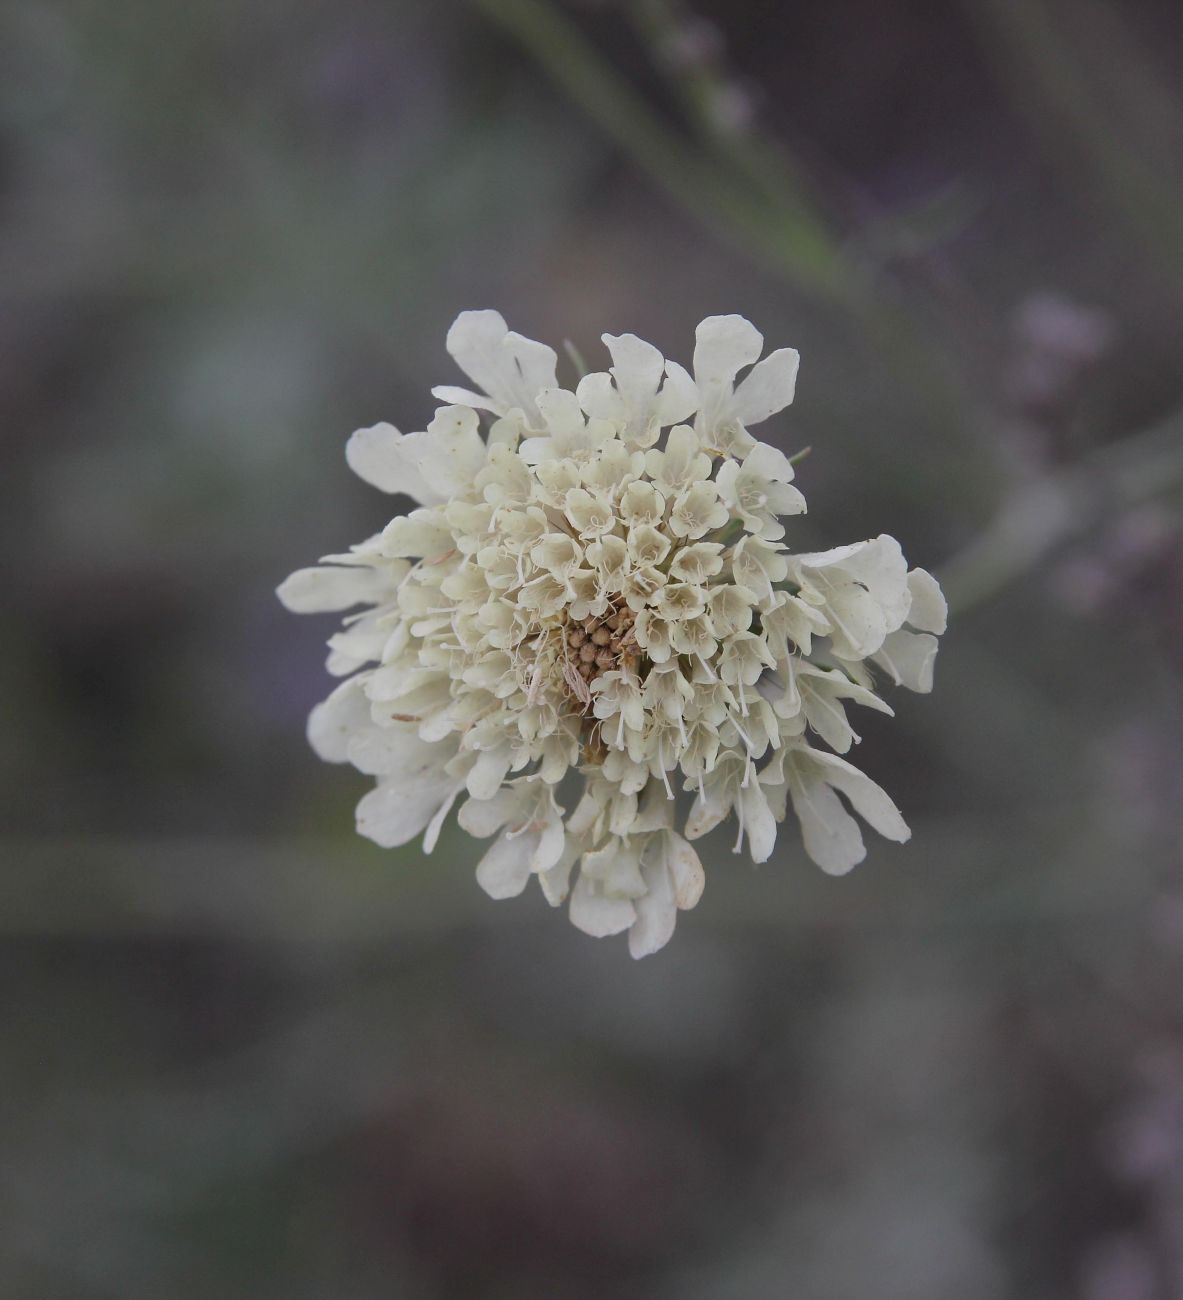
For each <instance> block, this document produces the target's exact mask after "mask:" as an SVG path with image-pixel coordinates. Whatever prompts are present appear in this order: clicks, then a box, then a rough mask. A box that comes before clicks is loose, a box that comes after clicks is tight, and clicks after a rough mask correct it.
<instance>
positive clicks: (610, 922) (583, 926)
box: [570, 875, 637, 939]
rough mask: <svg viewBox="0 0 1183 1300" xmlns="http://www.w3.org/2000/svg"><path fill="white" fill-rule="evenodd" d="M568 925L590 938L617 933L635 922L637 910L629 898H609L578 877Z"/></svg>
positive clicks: (585, 877) (588, 881)
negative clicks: (588, 935)
mask: <svg viewBox="0 0 1183 1300" xmlns="http://www.w3.org/2000/svg"><path fill="white" fill-rule="evenodd" d="M570 916H571V924H572V925H574V926H575V927H576V928H577V929H579V930H582V931H583V932H584V934H590V935H591V936H592V938H593V939H604V938H606V937H607V936H608V935H610V934H620V933H621V931H623V930H627V929H628V928H629V926H630V925H632V923H633V922H634V921H635V920H636V919H637V909H636V907H635V906H634V904H633V903H632V901H631V900H630V899H627V898H610V897H608V896H607V895H605V894H601V893H599V892H597V889H596V886H595V885H594V884H593V883H592V881H591V880H589V879H588V878H587V876H584V875H581V876H580V877H579V879H578V880H577V881H576V882H575V888H574V889H573V890H572V891H571V907H570Z"/></svg>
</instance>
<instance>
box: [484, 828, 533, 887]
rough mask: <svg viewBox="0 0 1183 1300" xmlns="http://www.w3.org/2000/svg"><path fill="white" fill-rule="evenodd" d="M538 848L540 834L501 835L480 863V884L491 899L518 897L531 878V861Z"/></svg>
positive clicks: (528, 832)
mask: <svg viewBox="0 0 1183 1300" xmlns="http://www.w3.org/2000/svg"><path fill="white" fill-rule="evenodd" d="M537 846H538V835H537V833H536V832H533V831H524V832H523V833H522V834H521V835H516V836H513V837H511V836H509V835H505V834H502V835H499V836H498V837H497V839H495V840H494V841H493V844H492V847H491V848H490V849H489V851H488V852H487V853H486V854H485V856H484V857H483V858H481V860H480V862H479V863H478V864H477V869H476V878H477V883H478V884H479V885H480V887H481V888H482V889H483V890H484V891H485V893H486V894H488V895H489V897H490V898H516V897H517V896H518V894H520V893H521V892H522V890H523V889H525V888H526V883H527V881H528V880H529V879H530V859H531V857H532V856H533V854H534V850H535V849H536V848H537Z"/></svg>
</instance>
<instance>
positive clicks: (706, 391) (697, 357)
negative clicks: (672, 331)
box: [694, 316, 764, 406]
mask: <svg viewBox="0 0 1183 1300" xmlns="http://www.w3.org/2000/svg"><path fill="white" fill-rule="evenodd" d="M694 340H695V342H694V378H695V381H696V383H697V384H698V391H699V393H700V394H701V395H702V398H703V403H704V406H705V405H706V404H707V399H708V398H710V399H712V400H713V401H716V402H717V400H718V397H719V395H720V394H721V393H723V392H725V393H726V396H727V397H728V398H730V396H731V385H732V382H733V381H734V379H735V376H736V375H737V374H739V372H740V371H741V370H742V369H743V368H744V366H750V365H751V364H752V362H753V361H755V360H757V358H758V357H759V356H760V350H761V349H762V348H763V346H764V336H763V335H762V334H761V333H760V331H759V330H758V329H757V328H756V327H755V326H754V325H753V324H752V322H751V321H750V320H746V319H745V318H744V317H743V316H708V317H707V318H706V320H704V321H703V322H702V324H701V325H699V327H698V329H697V330H695V332H694Z"/></svg>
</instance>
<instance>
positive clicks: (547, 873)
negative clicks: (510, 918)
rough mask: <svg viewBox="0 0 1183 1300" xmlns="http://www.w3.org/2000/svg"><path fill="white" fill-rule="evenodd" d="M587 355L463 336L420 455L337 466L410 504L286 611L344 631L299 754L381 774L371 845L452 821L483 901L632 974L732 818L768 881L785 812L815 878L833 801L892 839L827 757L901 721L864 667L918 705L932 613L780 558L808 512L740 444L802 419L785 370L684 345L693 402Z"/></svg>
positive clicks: (305, 572) (879, 813) (789, 469)
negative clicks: (563, 373)
mask: <svg viewBox="0 0 1183 1300" xmlns="http://www.w3.org/2000/svg"><path fill="white" fill-rule="evenodd" d="M604 343H605V345H606V346H607V349H608V352H609V355H610V357H611V360H612V364H611V366H610V367H609V369H608V370H607V371H605V372H602V373H597V374H590V375H586V376H584V377H583V378H582V379H581V380H580V381H579V383H578V385H577V386H576V387H575V388H574V390H572V389H569V388H563V387H561V386H560V385H559V383H558V380H557V378H556V360H557V358H556V355H555V353H554V352H553V351H552V350H551V349H550V348H548V347H546V346H545V345H543V344H541V343H535V342H533V341H532V340H530V339H526V338H523V337H522V336H521V335H518V334H515V333H513V332H511V331H510V330H509V329H508V328H507V327H506V324H505V321H504V320H503V319H502V318H501V316H500V315H498V313H497V312H493V311H475V312H463V313H462V314H461V315H460V316H459V317H458V318H457V320H456V323H455V324H454V325H453V326H452V328H451V330H449V332H448V339H447V347H448V351H449V352H450V353H451V355H452V357H453V358H454V359H455V360H456V362H457V363H458V364H459V365H460V367H461V369H462V370H464V371H465V373H466V374H467V375H468V376H469V377H470V379H471V380H472V382H473V384H474V385H475V386H476V387H475V388H474V389H472V390H469V389H465V388H455V387H450V386H449V387H443V388H436V389H434V390H433V393H434V395H435V396H436V397H437V398H438V399H440V400H441V401H442V402H443V403H444V405H442V406H440V407H439V409H438V410H437V411H436V413H435V417H434V418H433V419H432V421H431V422H430V424H428V426H427V428H426V429H425V430H424V431H423V432H421V433H409V434H403V433H401V432H400V431H399V430H398V429H396V428H395V427H394V426H393V425H390V424H378V425H374V426H373V427H371V428H367V429H359V430H358V431H357V432H356V433H355V434H353V436H352V437H351V438H350V439H349V443H348V445H347V447H346V458H347V460H348V462H349V464H350V466H351V467H352V468H353V469H354V470H355V471H356V472H357V473H358V474H359V475H360V476H361V477H362V478H364V479H366V480H367V481H368V482H370V483H372V484H373V485H374V486H375V487H377V488H380V489H381V490H383V491H385V492H389V493H393V494H402V495H405V496H409V497H410V498H411V499H412V500H413V501H414V502H415V503H416V504H415V508H413V509H412V510H411V511H410V513H408V514H404V515H398V516H396V517H395V518H393V519H392V520H391V522H390V523H389V524H388V525H387V527H386V528H385V529H384V530H383V531H382V532H381V533H380V534H379V535H377V536H376V537H371V538H370V539H369V540H368V541H365V542H362V543H360V544H359V545H357V546H355V547H353V548H352V549H351V550H350V551H349V552H348V553H347V554H344V555H332V556H328V557H326V559H325V560H324V561H323V562H322V563H321V564H320V565H319V566H317V567H315V568H311V569H302V570H300V571H298V572H296V573H294V574H292V576H291V577H290V578H288V579H287V581H286V582H284V583H283V584H282V585H281V586H280V588H279V596H280V599H281V600H282V601H283V602H284V604H285V605H287V607H288V608H289V609H292V610H294V611H296V612H298V613H315V612H322V611H337V612H343V611H346V610H356V611H357V612H354V613H351V614H349V615H348V616H347V617H346V619H345V622H344V626H343V627H342V629H341V630H340V631H339V632H338V633H337V634H336V635H335V636H333V637H332V638H331V640H330V642H329V646H330V655H329V661H328V668H329V671H330V673H333V674H334V675H336V676H340V677H343V678H344V680H343V681H342V682H341V684H340V685H339V686H338V687H337V689H336V690H335V691H333V692H332V694H331V695H330V696H329V697H328V699H326V700H325V701H324V702H323V703H321V704H319V705H317V706H316V708H314V709H313V711H312V714H311V717H310V719H309V724H308V734H309V739H310V741H311V743H312V746H313V748H314V749H315V750H316V752H317V753H318V754H319V755H320V757H321V758H323V759H326V760H327V761H329V762H337V763H340V762H348V763H352V764H353V765H354V766H355V767H356V768H358V769H359V770H360V771H362V772H364V773H366V774H368V775H370V776H373V777H375V778H376V779H377V784H376V785H375V787H374V789H372V790H371V791H370V792H369V793H368V794H367V795H366V796H365V797H364V798H363V799H362V800H361V802H360V804H359V805H358V809H357V826H358V830H359V831H360V832H361V833H362V834H363V835H366V836H368V837H369V838H371V839H372V840H374V841H375V842H377V843H378V844H381V845H384V846H388V847H393V846H396V845H401V844H406V843H408V842H410V841H411V840H413V839H415V838H416V837H417V836H419V835H422V836H423V847H424V849H425V850H426V851H428V852H430V851H431V849H432V847H433V846H434V844H435V842H436V840H437V838H438V836H439V833H440V829H441V827H442V826H443V824H444V822H445V820H446V819H447V817H448V814H449V812H450V811H451V809H452V808H453V806H455V805H456V803H457V802H458V801H459V803H460V807H459V813H458V821H459V824H460V825H461V827H463V828H464V829H465V830H467V831H469V832H470V833H471V834H473V835H475V836H478V837H482V838H486V839H489V840H490V841H491V843H490V846H489V848H488V849H487V851H486V852H485V854H484V856H483V857H482V858H481V860H480V865H479V866H478V867H477V880H478V881H479V883H480V884H481V886H482V887H483V888H484V889H485V890H486V891H487V892H488V893H489V894H490V895H491V896H492V897H493V898H508V897H511V896H514V895H517V894H520V893H521V892H522V890H523V889H525V888H526V886H527V884H528V883H529V881H530V879H531V877H537V879H538V883H539V886H540V887H541V889H542V891H543V893H544V895H545V897H546V898H547V900H548V902H550V903H551V904H552V905H554V906H558V905H560V904H562V903H564V902H566V903H568V905H569V913H570V917H571V920H572V921H573V922H574V924H575V925H576V926H578V927H579V928H580V929H581V930H584V931H585V932H586V933H588V934H591V935H597V936H600V935H608V934H617V933H620V932H621V931H625V930H627V931H628V935H629V948H630V951H631V952H632V954H633V955H634V956H635V957H641V956H644V955H646V954H648V953H651V952H654V951H656V950H657V949H658V948H660V947H661V946H662V945H664V944H665V943H666V942H667V941H668V940H669V938H670V936H671V935H672V933H673V930H674V923H675V919H676V916H677V912H678V911H679V910H680V909H686V908H690V907H693V906H694V905H695V904H696V903H697V902H698V899H699V897H700V896H701V894H702V890H703V884H704V879H705V875H704V871H703V866H702V863H701V861H700V859H699V856H698V853H697V852H696V850H695V848H694V847H693V843H692V842H693V841H695V840H697V839H698V838H700V837H701V836H702V835H705V834H706V833H707V832H708V831H709V830H711V829H712V828H713V827H715V826H717V825H719V824H720V823H722V822H724V821H726V820H727V819H728V818H734V821H735V824H736V827H737V836H736V841H735V849H736V850H737V851H738V850H740V849H741V848H742V847H743V845H744V842H745V841H746V842H747V846H748V851H749V852H750V854H751V856H752V858H753V859H754V860H755V861H757V862H763V861H765V860H766V859H767V858H768V857H769V856H770V854H771V853H772V850H773V846H774V844H775V840H776V832H777V825H778V823H779V822H781V821H783V819H784V817H785V815H786V813H787V810H788V808H789V806H791V807H792V808H793V810H794V812H795V814H796V816H797V818H798V820H799V822H800V824H801V828H802V834H803V839H804V844H805V849H806V852H807V853H808V854H809V855H810V856H811V857H812V858H813V859H814V860H815V861H816V862H817V863H818V864H819V865H820V866H821V867H822V868H823V869H824V870H826V871H829V872H834V873H838V872H844V871H847V870H849V869H850V868H851V867H852V866H854V864H855V863H856V862H858V861H860V860H861V859H862V857H863V856H864V854H865V848H864V846H863V841H862V834H861V831H860V829H859V825H858V822H857V821H856V820H855V818H854V817H853V816H852V815H851V812H850V811H848V809H847V807H846V806H845V804H844V803H843V799H845V800H846V801H847V803H848V804H849V805H850V808H851V809H853V811H854V812H855V813H857V814H858V815H859V816H860V817H861V818H863V820H865V821H866V822H867V823H868V824H869V825H871V826H872V827H874V828H875V830H877V831H878V832H879V833H880V834H881V835H884V836H886V837H887V838H888V839H892V840H897V841H903V840H906V839H907V838H908V834H909V832H908V828H907V826H906V825H905V824H904V821H903V818H902V817H901V816H900V813H899V811H898V809H897V808H896V807H895V805H894V804H893V803H892V802H891V800H890V799H889V798H888V796H887V795H886V794H885V793H884V792H883V791H882V790H881V789H880V788H879V787H878V786H877V785H875V783H874V782H872V781H871V780H870V779H869V778H867V777H866V776H864V775H863V774H862V773H861V772H860V771H859V770H858V769H857V768H856V767H854V766H853V765H852V764H851V763H850V762H849V761H848V760H847V759H846V758H844V757H841V755H845V754H848V753H849V752H850V749H851V746H852V745H853V744H854V743H856V742H857V740H858V736H857V735H856V734H855V732H854V730H853V728H852V727H851V725H850V723H849V722H848V720H847V716H846V708H847V706H848V705H850V704H861V705H863V706H866V707H869V708H872V709H877V710H879V711H881V712H885V713H890V712H891V709H890V708H889V707H888V705H887V704H886V703H885V702H884V701H883V700H882V699H881V698H880V697H879V696H878V695H877V694H876V693H875V685H876V677H875V673H876V671H879V672H880V673H882V674H885V675H886V677H887V678H888V679H889V680H891V681H893V682H895V683H896V684H898V685H902V686H905V687H907V688H908V689H910V690H913V691H928V690H930V689H931V687H932V664H933V658H934V656H935V653H936V647H937V641H936V638H937V636H938V635H939V634H940V633H941V632H942V631H943V630H944V626H945V602H944V599H943V597H942V595H941V592H940V588H939V586H938V585H937V583H936V581H935V579H933V578H932V577H931V576H930V575H929V574H927V573H925V572H924V570H923V569H912V570H909V569H908V567H907V563H906V561H905V560H904V557H903V554H902V552H901V550H900V547H899V544H898V543H897V542H896V541H895V540H894V539H893V538H891V537H887V536H879V537H875V538H872V539H870V540H866V541H861V542H856V543H854V544H852V545H849V546H839V547H837V548H835V549H833V550H829V551H823V552H811V553H801V554H795V553H793V552H792V551H790V550H789V549H788V547H787V545H786V544H785V542H784V538H785V534H786V525H785V522H784V519H785V517H791V516H793V515H797V514H800V513H802V512H803V511H804V510H805V498H804V497H803V496H802V495H801V493H800V491H799V490H798V488H797V487H796V486H795V484H794V482H793V480H794V471H793V464H792V461H791V460H790V459H789V458H788V457H786V456H785V455H784V454H783V453H782V452H781V451H779V450H777V449H776V448H775V447H772V446H770V445H768V444H767V443H762V442H758V441H757V440H756V439H755V438H754V437H753V436H752V434H751V433H750V432H749V427H750V426H751V425H754V424H757V423H759V422H760V421H762V420H764V419H766V418H767V417H768V416H770V415H773V414H775V413H776V412H778V411H780V410H782V409H783V408H784V407H786V406H787V405H788V404H789V403H790V402H791V401H792V399H793V391H794V386H795V383H796V376H797V353H796V352H794V351H793V350H792V349H788V348H785V349H781V350H780V351H777V352H773V353H771V354H770V355H769V356H767V357H766V358H765V359H764V360H762V361H761V360H759V357H760V353H761V351H762V348H763V339H762V338H761V336H760V334H759V332H758V331H757V330H756V329H755V328H754V326H752V325H751V324H750V323H749V322H748V321H746V320H745V319H744V318H743V317H741V316H714V317H710V318H709V319H707V320H705V321H703V322H702V324H701V325H699V327H698V330H697V341H696V346H695V349H694V366H693V377H692V376H691V374H690V373H688V372H687V371H686V370H684V369H683V368H682V367H681V366H679V365H677V364H676V363H675V362H673V361H667V360H666V359H665V358H664V357H663V356H662V355H661V353H660V352H659V351H658V350H657V349H656V348H654V347H652V346H651V345H650V344H648V343H645V342H644V341H643V340H641V339H639V338H637V337H635V336H634V335H631V334H622V335H611V334H606V335H604ZM744 371H746V374H743V375H742V377H740V376H741V373H742V372H744ZM482 420H483V421H484V422H485V424H486V425H487V427H486V428H485V429H484V430H482ZM820 746H826V747H828V748H822V747H820ZM831 751H833V752H831ZM683 792H686V793H687V794H689V795H692V796H693V800H692V806H691V807H690V808H689V812H688V814H687V815H686V816H685V818H684V821H683V822H682V824H681V829H679V828H678V826H679V818H678V809H679V801H678V796H679V794H681V793H683Z"/></svg>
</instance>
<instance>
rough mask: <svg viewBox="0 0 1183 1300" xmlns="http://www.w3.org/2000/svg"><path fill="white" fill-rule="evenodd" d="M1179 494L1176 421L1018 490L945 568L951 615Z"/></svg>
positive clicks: (1181, 464) (1180, 443) (1181, 462)
mask: <svg viewBox="0 0 1183 1300" xmlns="http://www.w3.org/2000/svg"><path fill="white" fill-rule="evenodd" d="M1180 489H1183V415H1175V416H1173V417H1172V418H1171V419H1169V420H1167V421H1165V422H1164V423H1162V424H1160V425H1156V426H1155V427H1153V428H1151V429H1148V430H1146V431H1145V432H1143V433H1139V434H1134V435H1132V436H1131V437H1129V438H1124V439H1122V440H1121V441H1120V442H1117V443H1110V444H1108V445H1107V446H1104V447H1100V448H1098V449H1097V450H1096V451H1094V452H1093V453H1092V454H1091V455H1089V456H1087V457H1085V458H1084V459H1083V460H1081V461H1079V462H1078V463H1077V464H1075V465H1073V466H1071V467H1069V468H1068V469H1065V470H1062V471H1060V472H1059V473H1055V474H1048V475H1044V476H1043V477H1041V478H1038V479H1036V480H1035V481H1034V482H1031V483H1029V484H1025V485H1024V486H1022V487H1020V488H1019V489H1018V490H1017V491H1016V492H1015V493H1014V495H1013V496H1011V497H1010V499H1009V500H1008V501H1007V502H1006V503H1005V505H1004V506H1003V508H1002V509H1001V510H1000V511H999V513H998V515H997V516H996V517H995V519H994V522H993V523H992V524H990V525H989V526H988V527H987V528H986V529H984V530H983V531H982V532H981V533H980V534H979V535H978V536H977V537H976V538H975V539H974V540H973V541H972V542H970V544H969V545H968V546H967V547H966V548H965V549H964V550H963V551H961V552H960V553H959V554H957V555H955V556H954V557H953V558H952V559H951V560H950V561H949V562H948V564H946V565H945V567H944V569H943V571H942V573H941V575H940V578H941V585H942V587H943V588H944V590H945V595H946V597H947V598H948V601H949V607H950V609H951V610H953V611H954V612H958V613H964V612H965V611H966V610H969V609H972V608H973V607H974V606H976V605H981V604H984V603H985V602H986V601H988V600H990V599H991V598H992V597H993V596H995V595H997V594H998V592H1000V591H1001V590H1003V588H1005V587H1007V586H1009V585H1010V583H1012V582H1014V581H1015V580H1016V579H1018V578H1021V577H1022V576H1023V575H1024V574H1026V573H1029V572H1030V571H1031V570H1032V569H1034V568H1035V567H1036V566H1037V565H1039V564H1040V563H1042V562H1043V561H1044V560H1045V559H1047V558H1048V556H1050V555H1051V554H1052V553H1053V552H1054V551H1056V550H1057V549H1058V548H1059V547H1061V546H1062V545H1064V543H1066V542H1068V541H1071V540H1072V539H1073V538H1075V537H1078V536H1079V535H1081V534H1083V533H1087V532H1089V531H1091V530H1092V529H1094V528H1095V527H1096V526H1097V525H1098V524H1099V523H1101V522H1103V521H1105V520H1106V519H1108V518H1110V517H1112V516H1114V515H1119V514H1121V513H1122V512H1123V511H1125V510H1130V509H1132V508H1134V507H1136V506H1139V505H1142V504H1143V503H1145V502H1147V501H1150V500H1152V499H1153V498H1155V497H1162V496H1169V495H1170V494H1171V493H1172V492H1176V491H1179V490H1180Z"/></svg>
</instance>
